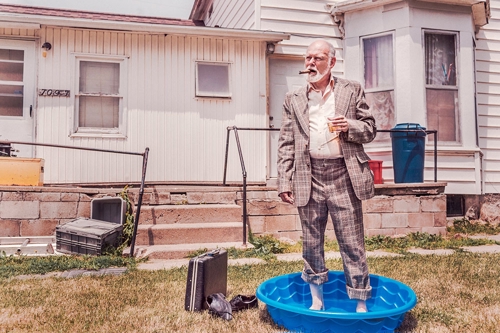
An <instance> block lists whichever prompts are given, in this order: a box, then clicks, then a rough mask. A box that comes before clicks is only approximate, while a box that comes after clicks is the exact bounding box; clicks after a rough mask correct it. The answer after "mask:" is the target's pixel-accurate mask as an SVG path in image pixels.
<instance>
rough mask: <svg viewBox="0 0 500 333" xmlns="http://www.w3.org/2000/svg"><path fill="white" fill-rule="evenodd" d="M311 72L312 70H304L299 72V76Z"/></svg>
mask: <svg viewBox="0 0 500 333" xmlns="http://www.w3.org/2000/svg"><path fill="white" fill-rule="evenodd" d="M311 72H312V70H310V69H304V70H303V71H299V74H309V73H311Z"/></svg>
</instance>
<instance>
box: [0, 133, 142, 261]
mask: <svg viewBox="0 0 500 333" xmlns="http://www.w3.org/2000/svg"><path fill="white" fill-rule="evenodd" d="M1 144H7V145H10V144H18V145H30V146H43V147H55V148H65V149H77V150H90V151H99V152H104V153H114V154H125V155H137V156H142V177H141V187H140V189H139V199H138V202H137V209H136V211H135V220H134V230H133V231H132V240H131V245H130V256H131V257H133V256H134V247H135V238H136V236H137V227H138V225H139V216H140V214H141V205H142V196H143V194H144V182H145V179H146V168H147V165H148V155H149V148H148V147H146V149H145V150H144V153H135V152H130V151H119V150H108V149H99V148H87V147H75V146H65V145H56V144H50V143H37V142H23V141H0V145H1Z"/></svg>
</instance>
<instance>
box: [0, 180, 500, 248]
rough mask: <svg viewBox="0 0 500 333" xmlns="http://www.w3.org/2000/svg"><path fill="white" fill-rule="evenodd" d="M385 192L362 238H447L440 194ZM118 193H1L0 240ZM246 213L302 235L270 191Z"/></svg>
mask: <svg viewBox="0 0 500 333" xmlns="http://www.w3.org/2000/svg"><path fill="white" fill-rule="evenodd" d="M443 188H444V187H443ZM402 189H404V190H402ZM389 190H390V186H389V187H388V186H384V187H383V188H376V191H377V192H378V193H377V195H376V196H375V197H374V198H372V199H370V200H367V201H365V202H364V203H363V213H364V221H365V234H366V235H367V236H374V235H389V236H395V235H403V234H408V233H410V232H416V231H420V232H428V233H431V234H444V233H446V223H447V221H446V195H444V194H442V190H426V193H425V195H423V194H422V189H418V191H417V190H416V189H415V188H413V190H412V189H411V188H407V187H406V186H402V187H398V188H397V189H395V190H394V191H395V192H394V193H395V194H391V195H389V194H387V193H388V192H387V191H389ZM121 191H122V188H116V189H97V188H58V187H28V186H27V187H0V237H12V236H48V235H54V234H55V229H56V226H57V225H59V224H63V223H66V222H69V221H71V220H73V219H75V218H78V217H90V202H91V200H92V199H93V198H101V197H104V196H118V195H119V193H120V192H121ZM401 191H403V192H401ZM414 192H415V193H414ZM128 193H129V198H130V200H131V201H132V202H137V198H138V189H137V188H131V189H129V192H128ZM241 200H242V192H241V188H239V187H233V188H230V187H216V186H212V187H202V186H199V187H191V188H183V187H168V186H163V187H162V186H152V187H148V188H146V189H145V191H144V196H143V205H179V204H185V205H200V204H207V205H209V204H234V203H237V204H239V205H241V203H242V201H241ZM498 202H500V196H499V197H498ZM247 213H248V223H249V226H250V229H251V231H252V232H253V233H254V234H272V235H274V236H276V237H287V238H291V239H294V240H298V239H300V237H301V235H302V231H301V224H300V219H299V217H298V214H297V209H296V208H295V207H293V206H292V205H289V204H285V203H283V202H281V201H280V199H279V197H278V193H277V191H276V189H275V188H274V189H273V188H264V187H258V186H253V187H250V188H249V190H248V192H247ZM144 219H147V212H146V210H144V212H141V220H144ZM235 222H236V221H235ZM326 235H327V237H328V238H329V239H334V238H335V235H334V230H333V225H332V223H328V226H327V233H326Z"/></svg>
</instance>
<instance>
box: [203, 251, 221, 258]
mask: <svg viewBox="0 0 500 333" xmlns="http://www.w3.org/2000/svg"><path fill="white" fill-rule="evenodd" d="M219 252H220V249H215V250H212V251H209V252H207V253H204V254H202V255H200V258H203V257H213V256H214V255H216V254H219Z"/></svg>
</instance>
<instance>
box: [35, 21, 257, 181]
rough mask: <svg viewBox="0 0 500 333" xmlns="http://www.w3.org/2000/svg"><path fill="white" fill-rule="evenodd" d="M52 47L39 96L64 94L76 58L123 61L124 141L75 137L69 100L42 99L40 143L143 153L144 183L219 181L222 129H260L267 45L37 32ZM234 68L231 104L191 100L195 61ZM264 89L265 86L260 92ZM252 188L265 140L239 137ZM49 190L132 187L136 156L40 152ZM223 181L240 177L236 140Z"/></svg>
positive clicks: (60, 30) (137, 168)
mask: <svg viewBox="0 0 500 333" xmlns="http://www.w3.org/2000/svg"><path fill="white" fill-rule="evenodd" d="M39 34H40V40H42V41H46V40H47V41H51V43H52V45H53V48H52V50H51V51H50V53H49V55H47V57H46V58H41V57H40V59H39V65H38V67H39V82H38V85H39V88H47V89H70V90H71V94H72V95H74V93H75V92H74V91H73V90H74V87H75V83H74V80H75V78H74V76H75V73H76V72H75V68H74V63H73V62H74V53H77V54H80V53H83V54H91V55H119V56H126V57H128V61H127V65H126V66H127V74H128V78H127V84H128V85H127V87H126V95H127V96H126V97H127V102H126V108H127V119H126V138H123V139H116V138H114V139H111V138H98V137H88V138H86V137H71V136H70V133H71V131H72V126H73V114H74V105H73V98H61V97H59V98H54V97H38V104H37V109H36V113H37V115H36V120H37V142H41V143H51V144H60V145H70V146H80V147H92V148H100V149H107V150H119V151H131V152H139V153H141V152H144V150H145V148H146V147H149V148H150V154H149V161H148V169H147V178H146V180H147V181H167V182H169V181H170V182H202V181H204V182H219V183H220V182H221V181H222V177H223V171H224V156H225V146H226V133H227V131H226V128H227V127H228V126H234V125H236V126H240V127H264V126H265V125H266V116H265V110H266V109H265V107H266V103H265V101H266V91H265V86H266V84H265V78H266V72H265V58H264V54H265V43H264V42H260V41H250V40H245V41H242V40H235V39H226V38H224V39H223V38H208V37H205V38H203V37H193V36H174V35H164V34H142V33H126V32H113V31H99V30H86V29H72V28H56V27H43V28H42V29H41V30H40V32H39ZM197 60H207V61H224V62H229V63H230V64H231V73H232V75H231V79H232V97H231V99H214V98H195V96H194V95H195V84H194V77H195V61H197ZM259 87H262V88H259ZM239 136H240V142H241V144H242V149H243V154H244V157H245V166H246V170H247V172H248V180H249V181H252V182H265V178H266V160H265V158H262V156H263V154H262V152H263V151H265V150H266V140H265V138H266V136H265V133H259V132H249V131H247V132H244V131H242V132H240V133H239ZM36 156H37V157H41V158H44V159H45V175H44V181H45V182H46V183H74V182H77V183H79V182H90V183H93V182H128V181H138V180H140V178H141V167H142V161H141V159H140V158H139V157H137V156H129V155H116V154H110V153H101V152H88V151H79V150H69V149H56V148H49V147H38V148H37V150H36ZM227 179H228V181H232V180H234V181H239V182H241V179H242V172H241V166H240V163H239V158H238V154H237V150H236V147H235V140H234V135H232V137H231V141H230V152H229V165H228V174H227Z"/></svg>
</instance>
